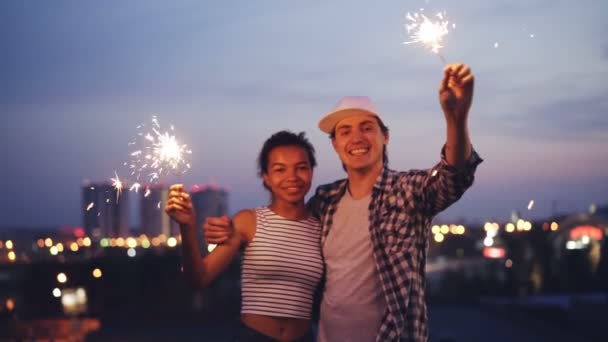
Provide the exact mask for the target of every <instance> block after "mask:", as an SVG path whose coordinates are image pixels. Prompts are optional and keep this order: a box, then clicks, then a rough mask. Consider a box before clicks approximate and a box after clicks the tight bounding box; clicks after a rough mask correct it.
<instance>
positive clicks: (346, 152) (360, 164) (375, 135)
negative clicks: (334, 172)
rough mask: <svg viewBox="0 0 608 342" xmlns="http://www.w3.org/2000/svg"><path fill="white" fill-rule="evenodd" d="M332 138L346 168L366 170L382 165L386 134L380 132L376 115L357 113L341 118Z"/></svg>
mask: <svg viewBox="0 0 608 342" xmlns="http://www.w3.org/2000/svg"><path fill="white" fill-rule="evenodd" d="M335 132H336V134H335V137H334V139H333V140H332V144H333V145H334V149H335V150H336V152H337V153H338V156H339V157H340V160H342V163H344V165H345V166H346V169H347V170H349V169H350V170H357V171H366V170H371V169H372V168H374V167H375V166H378V164H380V166H381V165H382V151H383V148H384V145H386V144H387V143H388V136H386V135H384V133H382V130H381V129H380V125H379V124H378V120H377V119H376V117H374V116H372V115H358V116H352V117H349V118H346V119H343V120H341V121H340V122H338V124H337V125H336V130H335Z"/></svg>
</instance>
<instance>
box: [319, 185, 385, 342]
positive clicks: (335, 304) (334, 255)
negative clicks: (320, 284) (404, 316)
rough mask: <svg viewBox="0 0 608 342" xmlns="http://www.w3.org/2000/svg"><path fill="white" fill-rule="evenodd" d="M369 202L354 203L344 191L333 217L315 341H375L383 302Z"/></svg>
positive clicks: (363, 200) (327, 241)
mask: <svg viewBox="0 0 608 342" xmlns="http://www.w3.org/2000/svg"><path fill="white" fill-rule="evenodd" d="M370 201H371V196H367V197H365V198H362V199H358V200H354V199H353V198H352V197H351V195H350V193H349V192H348V191H346V193H345V194H344V196H343V197H342V199H340V202H339V203H338V207H337V210H336V213H335V214H334V216H333V224H332V228H331V231H330V232H329V235H328V236H327V239H326V240H325V244H324V245H323V255H324V258H325V267H326V272H327V281H326V284H325V290H324V292H323V301H322V302H321V317H320V323H319V336H318V341H319V342H339V341H349V342H350V341H353V342H357V341H362V342H367V341H375V340H376V335H377V333H378V328H379V327H380V323H381V321H382V316H383V315H384V312H385V310H386V302H385V299H384V296H383V293H382V285H381V283H380V278H379V275H378V272H377V270H376V264H375V262H374V256H373V254H372V242H371V237H370V232H369V204H370Z"/></svg>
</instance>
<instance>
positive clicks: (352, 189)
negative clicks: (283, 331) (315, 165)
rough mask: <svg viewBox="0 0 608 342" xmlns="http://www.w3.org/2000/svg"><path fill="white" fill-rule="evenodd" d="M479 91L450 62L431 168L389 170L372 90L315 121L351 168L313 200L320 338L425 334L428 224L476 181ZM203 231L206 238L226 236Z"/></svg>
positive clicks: (330, 341)
mask: <svg viewBox="0 0 608 342" xmlns="http://www.w3.org/2000/svg"><path fill="white" fill-rule="evenodd" d="M473 88H474V78H473V75H472V74H471V71H470V69H469V68H468V67H467V66H465V65H463V64H452V65H448V66H447V67H446V68H445V70H444V77H443V80H442V81H441V84H440V87H439V98H440V103H441V107H442V109H443V112H444V115H445V119H446V124H447V140H446V143H445V146H444V147H443V149H442V153H441V162H440V163H438V164H437V165H436V166H435V167H433V168H432V169H429V170H410V171H405V172H396V171H393V170H390V169H389V168H388V165H387V163H388V159H387V154H386V145H387V144H388V141H389V132H388V128H387V127H386V126H385V125H384V122H383V121H382V119H381V117H380V114H379V113H378V111H377V110H376V108H375V107H374V105H373V103H372V102H371V100H370V99H369V98H367V97H345V98H343V99H342V100H341V101H340V102H339V103H338V105H337V106H336V108H335V109H334V111H332V112H331V113H329V114H327V115H326V116H325V117H323V118H322V119H321V121H320V122H319V128H320V129H321V130H322V131H323V132H325V133H328V134H329V135H330V138H331V142H332V145H333V147H334V150H335V151H336V153H337V154H338V156H339V157H340V160H341V161H342V164H343V167H344V169H345V171H346V173H347V175H348V177H347V178H346V179H343V180H339V181H336V182H334V183H331V184H326V185H322V186H320V187H319V188H318V189H317V191H316V194H315V196H314V197H313V198H312V199H311V201H310V203H309V205H310V208H311V209H312V211H313V213H315V214H316V215H318V217H319V219H320V220H321V223H322V226H323V229H322V237H321V243H322V246H323V254H324V258H325V266H326V281H325V286H324V290H323V299H322V302H321V314H320V323H319V335H318V341H319V342H334V341H374V340H375V341H416V342H418V341H426V340H427V339H428V323H427V306H426V301H425V263H426V254H427V250H428V245H429V232H428V227H429V226H430V223H431V220H432V219H433V217H434V216H435V215H436V214H437V213H439V212H440V211H442V210H443V209H445V208H447V207H448V206H449V205H451V204H452V203H454V202H455V201H457V200H458V199H459V198H460V197H461V196H462V194H463V193H464V191H465V190H466V189H467V188H468V187H470V186H471V185H472V183H473V179H474V177H473V175H474V172H475V169H476V167H477V165H478V164H479V163H480V162H481V159H480V158H479V156H478V155H477V154H476V153H475V152H474V151H473V148H472V146H471V142H470V138H469V133H468V125H467V120H468V113H469V109H470V107H471V102H472V98H473ZM205 229H206V232H205V234H206V238H207V239H208V241H209V242H214V241H215V242H221V240H222V239H223V238H225V236H226V234H229V233H223V234H222V233H220V232H219V231H218V230H217V229H215V230H214V229H210V227H208V226H206V228H205Z"/></svg>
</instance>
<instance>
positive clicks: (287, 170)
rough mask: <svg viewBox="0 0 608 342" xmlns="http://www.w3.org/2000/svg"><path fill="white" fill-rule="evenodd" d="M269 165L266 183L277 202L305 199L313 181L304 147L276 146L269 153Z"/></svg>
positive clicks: (265, 175) (294, 201)
mask: <svg viewBox="0 0 608 342" xmlns="http://www.w3.org/2000/svg"><path fill="white" fill-rule="evenodd" d="M267 166H268V172H267V173H265V174H264V175H263V178H264V183H265V184H266V186H267V187H268V188H269V189H270V191H271V192H272V194H273V198H274V201H275V202H276V201H285V202H288V203H297V202H300V201H304V196H306V194H307V193H308V190H310V185H311V182H312V167H311V166H310V160H308V153H307V152H306V150H305V149H304V148H302V147H299V146H294V145H289V146H279V147H275V148H273V149H272V150H271V151H270V153H269V154H268V165H267Z"/></svg>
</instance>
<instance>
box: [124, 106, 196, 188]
mask: <svg viewBox="0 0 608 342" xmlns="http://www.w3.org/2000/svg"><path fill="white" fill-rule="evenodd" d="M137 128H138V129H142V130H143V129H145V128H146V127H145V125H140V126H138V127H137ZM161 131H162V130H161V128H160V125H159V123H158V120H157V118H156V116H153V117H152V126H151V127H150V130H149V131H147V132H143V131H142V132H139V133H138V136H139V140H140V141H139V144H138V142H136V141H134V142H131V143H130V144H129V145H134V146H136V149H135V150H134V151H133V152H131V162H130V164H129V168H130V169H131V176H134V177H135V179H136V181H139V180H140V178H141V177H142V176H146V177H148V181H149V182H150V183H154V182H155V181H157V180H158V179H159V178H160V177H162V176H163V175H167V174H169V173H174V174H177V175H181V174H184V173H185V172H186V171H187V170H188V169H190V162H189V157H190V155H191V154H192V150H190V149H189V148H188V146H187V145H186V144H180V143H179V141H178V139H177V138H176V137H175V135H173V133H172V132H173V131H174V127H173V125H171V126H170V131H171V132H169V131H166V132H164V133H161Z"/></svg>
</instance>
